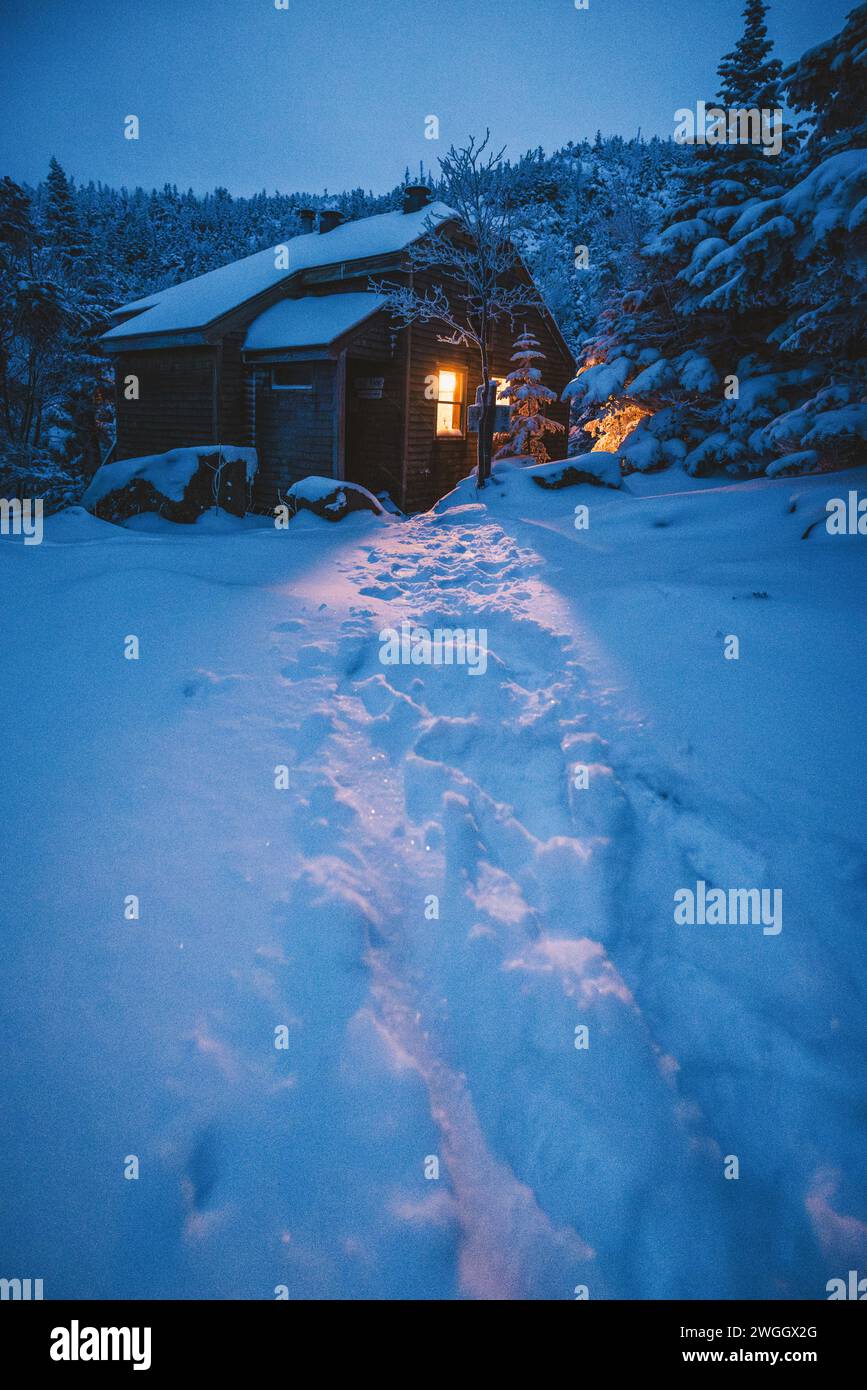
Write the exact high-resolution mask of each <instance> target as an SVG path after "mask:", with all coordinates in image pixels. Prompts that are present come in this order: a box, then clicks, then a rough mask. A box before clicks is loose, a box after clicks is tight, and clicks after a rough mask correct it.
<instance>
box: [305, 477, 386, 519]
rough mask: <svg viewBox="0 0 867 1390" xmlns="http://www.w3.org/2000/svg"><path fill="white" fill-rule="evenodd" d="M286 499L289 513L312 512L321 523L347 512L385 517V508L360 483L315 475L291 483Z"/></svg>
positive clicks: (337, 517)
mask: <svg viewBox="0 0 867 1390" xmlns="http://www.w3.org/2000/svg"><path fill="white" fill-rule="evenodd" d="M286 500H287V503H288V505H289V509H290V512H291V513H293V514H297V513H298V512H300V511H309V512H314V513H315V514H316V516H321V517H322V518H323V519H324V520H325V521H340V520H341V518H342V517H344V516H348V515H349V513H350V512H363V511H368V512H373V514H374V515H375V516H384V515H385V508H384V507H383V505H382V503H381V502H380V501H379V499H378V498H376V497H374V495H373V493H372V492H368V490H367V488H366V487H362V486H361V484H360V483H347V482H341V481H338V480H337V479H335V478H323V477H320V476H318V475H317V474H311V475H310V477H309V478H302V479H301V481H300V482H298V483H293V484H292V487H290V489H289V491H288V493H287V494H286Z"/></svg>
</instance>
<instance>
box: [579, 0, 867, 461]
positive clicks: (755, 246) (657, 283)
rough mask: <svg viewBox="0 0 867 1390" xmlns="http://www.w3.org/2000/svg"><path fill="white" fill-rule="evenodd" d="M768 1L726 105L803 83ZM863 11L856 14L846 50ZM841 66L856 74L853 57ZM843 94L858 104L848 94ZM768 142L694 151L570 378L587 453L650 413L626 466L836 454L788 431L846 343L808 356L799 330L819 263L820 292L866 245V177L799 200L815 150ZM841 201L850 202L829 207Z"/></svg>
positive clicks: (752, 21)
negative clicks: (853, 218)
mask: <svg viewBox="0 0 867 1390" xmlns="http://www.w3.org/2000/svg"><path fill="white" fill-rule="evenodd" d="M766 8H767V7H766V5H765V4H764V3H763V0H749V3H748V4H747V6H746V9H745V29H744V35H743V38H742V39H741V41H740V42H739V44H738V45H737V46H736V48H735V49H734V50H733V51H732V53H731V54H728V55H727V56H726V57H725V58H724V59H723V61H722V63H721V65H720V84H721V86H720V102H721V104H722V105H723V106H728V104H729V103H733V102H736V103H737V109H738V110H748V109H750V108H756V109H762V108H764V109H772V110H773V109H777V108H779V107H780V106H781V105H782V101H781V94H782V89H783V86H784V84H790V83H791V82H792V81H793V71H790V72H789V73H787V74H786V76H785V79H784V78H783V77H782V75H781V74H780V71H779V66H778V65H777V64H776V63H775V62H774V60H773V59H772V58H771V57H770V56H769V55H770V47H769V42H768V39H767V35H766V32H765V26H764V16H765V12H766ZM863 10H864V6H861V7H859V10H858V11H855V13H854V15H853V16H852V17H851V18H850V22H849V26H847V27H848V28H849V29H850V31H852V37H850V38H849V39H847V40H846V42H845V43H844V44H842V47H843V48H846V49H847V51H848V50H849V47H850V46H851V44H852V42H853V39H854V33H855V28H856V26H855V25H854V24H853V21H854V20H855V19H856V17H857V16H858V14H859V13H860V12H863ZM844 32H845V31H844ZM840 38H841V40H842V38H843V36H842V35H841V36H840ZM809 57H810V55H808V59H809ZM841 64H842V72H843V74H844V75H845V73H846V71H847V70H848V69H847V67H846V62H845V61H844V60H843V59H842V57H841ZM797 68H798V65H796V69H797ZM805 84H806V85H805ZM816 95H817V94H816V92H815V89H814V88H811V87H810V85H809V78H808V77H807V76H805V75H804V74H803V73H801V75H800V77H799V78H798V80H797V81H796V82H795V85H794V86H792V87H791V95H790V102H791V104H793V105H795V106H798V105H800V104H804V105H806V104H807V103H808V102H809V101H810V100H811V99H813V98H814V97H816ZM840 99H841V101H842V102H843V103H844V104H845V103H846V101H847V100H848V98H847V96H846V94H845V93H842V94H841V98H840ZM837 124H839V123H837ZM834 138H835V140H836V142H837V146H838V147H839V145H840V144H841V142H842V143H845V142H846V141H847V138H848V137H847V136H846V135H845V134H843V132H841V130H839V129H837V130H836V131H835V135H834ZM768 151H769V152H766V150H765V147H764V146H763V145H762V144H761V143H760V142H759V143H746V144H730V143H725V144H722V143H713V144H710V143H708V144H706V145H704V146H700V147H699V148H698V149H697V150H696V151H695V159H694V161H693V164H692V168H691V170H690V171H689V172H688V174H687V175H686V176H685V177H684V178H683V179H682V181H681V183H680V186H679V188H678V189H677V191H676V201H675V205H674V206H673V208H672V211H671V215H670V217H669V219H668V220H667V224H666V225H665V226H664V227H663V229H662V231H661V232H660V233H658V234H657V235H656V236H654V237H652V238H651V239H650V240H649V241H648V242H647V244H646V245H645V247H644V251H643V257H642V261H643V268H642V272H641V274H640V275H639V276H638V277H637V279H636V284H635V285H634V287H633V288H632V290H631V291H629V292H628V293H627V294H626V295H625V296H623V297H622V298H621V299H620V300H619V301H617V302H615V303H613V304H612V305H611V306H610V308H609V310H608V311H607V314H606V315H604V316H603V318H602V322H601V323H600V329H599V331H598V332H597V334H596V335H595V337H594V339H592V340H591V341H590V342H589V343H588V344H587V346H586V350H585V354H584V368H585V369H584V370H582V371H581V372H580V373H579V376H578V377H577V378H576V380H575V381H574V382H573V383H572V385H571V387H570V388H569V390H570V394H571V395H572V397H573V399H574V400H575V402H576V405H577V411H578V419H577V423H578V425H579V427H581V429H582V430H583V434H582V435H581V436H580V439H579V448H580V446H581V445H582V444H583V445H584V447H586V446H587V444H589V442H590V437H591V436H592V435H593V434H594V433H595V434H596V437H597V442H596V447H597V448H598V447H599V445H600V440H602V441H603V447H607V445H608V440H607V438H606V436H610V435H611V434H612V432H613V431H612V428H611V427H610V426H611V422H612V421H613V422H614V424H615V425H616V424H617V423H618V421H619V420H621V419H622V418H624V417H626V418H627V420H628V418H629V413H630V412H633V413H634V412H636V410H637V411H638V413H639V414H640V413H641V411H645V412H648V413H646V414H645V415H644V417H643V418H642V419H640V421H639V422H638V423H637V425H636V427H635V428H634V430H633V431H632V432H631V433H630V434H629V435H628V437H627V438H626V439H625V440H624V441H623V442H622V444H621V443H620V442H619V441H618V442H617V443H616V444H615V445H614V446H613V449H612V451H613V452H617V453H618V455H619V456H620V458H621V461H622V462H623V463H624V464H625V465H627V466H631V467H639V468H653V467H659V466H664V465H665V464H667V463H671V462H675V461H682V462H683V464H684V466H685V467H686V468H687V470H688V471H690V472H693V473H704V472H712V471H715V470H720V469H729V470H732V471H736V472H737V471H742V472H750V471H757V470H759V469H763V468H771V469H772V471H773V470H776V469H777V468H788V467H789V466H790V464H789V462H788V461H786V460H787V457H788V455H790V454H791V453H792V452H793V451H794V452H795V453H805V452H806V454H807V457H805V458H803V459H797V460H795V462H794V463H792V464H791V466H792V468H794V467H796V466H798V465H799V464H803V465H805V466H822V465H823V464H824V463H826V462H830V461H833V460H831V459H828V458H827V457H826V455H823V454H821V453H818V454H815V455H814V456H811V455H810V454H809V450H806V451H805V450H801V449H800V448H799V447H798V446H799V444H800V443H801V442H803V436H801V438H800V439H799V438H798V431H797V427H795V428H794V429H793V428H792V421H791V419H790V418H789V424H788V426H787V428H786V430H785V431H783V432H781V430H780V428H779V427H777V426H776V425H775V422H776V421H778V420H779V419H780V418H781V417H783V416H786V417H791V414H792V411H793V408H795V407H797V406H798V403H799V401H801V400H802V399H803V398H804V396H805V394H809V391H810V389H811V388H810V383H811V382H812V383H813V384H814V385H819V384H820V383H821V382H822V380H823V379H825V378H828V377H832V378H833V377H834V376H835V373H837V372H838V362H837V355H838V349H836V348H835V349H832V350H831V351H829V344H827V343H826V344H819V343H817V344H816V345H815V347H814V349H813V351H812V353H810V352H808V351H807V350H806V340H805V339H803V338H802V339H801V340H800V342H799V341H798V339H797V338H794V337H793V336H792V333H791V331H787V329H786V328H785V325H786V324H788V323H789V322H790V321H792V320H794V321H795V322H797V321H798V320H799V319H800V310H799V305H800V304H802V302H803V299H804V294H805V285H806V284H807V283H808V282H809V280H810V278H811V274H812V272H813V271H814V272H815V277H816V285H815V291H816V293H817V294H819V293H820V285H821V284H822V283H824V284H825V285H826V286H829V285H832V284H834V283H835V282H837V281H838V279H839V277H840V276H841V275H842V276H843V279H844V280H848V276H849V272H848V271H847V270H846V266H847V264H849V262H850V261H851V257H852V252H853V251H854V250H855V249H856V245H855V242H854V241H851V240H850V241H849V242H848V243H847V237H852V235H853V228H851V227H849V226H846V225H845V224H846V222H847V219H848V218H849V217H850V215H851V213H852V211H853V209H854V207H855V205H856V203H857V201H858V199H859V198H862V197H863V196H864V190H863V185H862V183H861V181H860V176H858V175H857V173H856V171H855V169H854V168H850V167H849V166H848V165H847V170H846V176H845V178H844V180H843V182H842V184H840V183H838V184H836V185H835V187H834V189H832V187H831V183H830V179H828V180H824V181H823V180H822V178H817V179H815V180H814V182H813V184H812V186H811V188H810V189H808V190H802V191H801V193H800V194H796V193H795V185H796V184H797V182H798V178H799V175H800V174H802V172H803V163H802V161H803V155H802V154H799V152H798V149H797V142H796V141H795V140H794V138H793V136H792V134H791V133H789V132H785V133H784V136H783V140H782V149H781V152H780V155H779V157H777V156H776V155H775V154H774V153H773V147H772V146H771V145H770V143H769V144H768ZM854 163H860V157H859V159H858V160H855V161H854ZM833 172H835V173H836V174H838V175H842V174H843V173H844V171H843V169H842V167H838V168H837V169H836V171H833ZM859 189H860V192H859ZM835 200H836V202H837V203H838V204H839V207H838V209H837V212H835V213H834V215H832V216H828V214H829V213H830V212H831V206H830V204H831V202H834V201H835ZM820 208H824V215H823V216H820V215H819V214H820ZM805 261H806V265H805ZM805 272H806V273H805ZM832 297H834V298H836V295H834V296H832ZM633 419H634V414H633ZM781 457H782V459H783V462H780V459H781Z"/></svg>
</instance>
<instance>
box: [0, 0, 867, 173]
mask: <svg viewBox="0 0 867 1390" xmlns="http://www.w3.org/2000/svg"><path fill="white" fill-rule="evenodd" d="M853 3H854V0H823V3H822V4H816V3H815V0H774V3H773V4H772V6H771V13H770V17H769V18H770V28H771V33H772V36H773V37H774V39H775V41H776V45H777V49H776V51H777V53H778V55H779V56H780V57H781V58H782V59H783V60H784V61H790V60H792V59H793V58H795V57H797V56H798V55H799V54H800V53H801V52H802V51H803V50H804V49H805V48H808V47H810V46H812V45H813V44H815V43H818V42H820V41H821V40H822V39H824V38H826V37H829V36H830V35H831V34H833V33H834V32H836V30H837V29H839V27H840V25H841V23H842V21H843V19H844V16H845V15H846V13H847V12H848V11H849V10H850V9H851V8H852V4H853ZM742 8H743V4H742V0H692V3H691V4H689V5H683V4H679V3H676V0H590V8H589V10H586V11H579V10H576V9H575V6H574V0H523V3H521V4H515V5H506V4H504V3H503V0H290V4H289V9H288V11H287V10H278V9H276V8H275V5H274V0H76V3H70V0H41V2H40V3H39V4H30V5H24V4H22V3H21V0H0V51H2V52H3V54H4V60H3V69H4V72H3V81H2V84H0V174H7V173H8V174H10V175H11V176H12V177H13V178H15V179H17V180H23V181H25V182H35V181H37V180H38V179H39V178H40V177H42V176H43V175H44V174H45V171H46V168H47V164H48V160H49V157H50V156H51V155H52V154H54V155H56V156H57V158H58V159H59V160H60V162H61V164H62V165H63V166H64V167H65V168H66V170H67V172H69V173H70V174H73V175H74V176H75V178H76V179H78V180H81V181H85V182H86V181H88V180H89V179H95V180H103V181H104V182H107V183H109V184H113V185H117V186H119V185H122V184H123V185H127V186H134V185H136V184H142V185H144V186H145V187H151V186H153V185H156V186H160V187H161V186H162V185H163V184H164V183H167V182H168V183H176V184H178V185H179V186H180V187H181V188H187V187H192V188H194V189H195V190H196V191H198V192H201V191H205V190H207V189H209V188H213V187H215V186H218V185H222V186H225V187H227V188H228V189H229V190H230V191H231V192H232V193H236V194H249V193H253V192H255V191H257V190H259V189H262V188H267V189H268V190H269V191H273V190H275V189H276V190H282V191H286V192H292V191H306V192H313V193H319V192H322V191H323V189H325V188H327V189H328V190H329V191H338V190H341V189H344V188H349V187H356V186H359V185H361V186H363V187H365V188H372V189H373V190H374V191H377V192H380V191H385V190H386V189H388V188H390V187H391V186H393V185H394V184H395V183H397V182H399V181H400V179H401V178H402V176H403V172H404V169H405V167H406V166H407V165H410V166H412V167H413V168H417V167H418V161H419V160H420V159H424V161H425V165H426V166H427V165H428V164H430V165H433V166H434V168H435V167H436V158H437V156H438V155H441V154H442V153H444V152H445V150H446V149H447V148H448V145H449V144H450V143H451V142H452V141H453V140H454V141H457V142H459V143H460V142H462V141H463V139H464V137H465V136H466V135H467V134H468V133H470V132H479V131H482V130H483V129H484V128H485V126H490V127H491V132H492V138H493V139H494V140H495V142H496V144H497V145H498V146H499V145H506V146H507V152H508V154H509V156H511V157H514V156H517V155H520V154H521V153H523V152H524V151H525V150H526V149H528V148H531V147H535V146H537V145H542V146H543V147H544V148H545V149H546V150H551V149H553V148H556V147H557V146H559V145H562V144H564V143H565V142H566V141H568V140H570V139H573V140H576V139H581V138H582V137H583V136H589V137H591V138H592V136H593V134H594V133H595V131H596V129H597V128H600V129H601V130H602V131H603V132H605V133H619V134H621V135H624V136H628V135H633V134H635V132H636V131H637V130H638V128H639V127H640V128H641V130H642V131H643V132H644V133H645V134H646V135H651V134H654V133H656V134H660V135H668V134H671V133H672V131H673V128H674V122H673V114H674V111H675V109H676V108H677V107H680V106H692V105H694V104H695V102H696V101H697V100H698V99H699V98H712V97H713V95H714V94H715V91H716V77H715V70H716V66H717V63H718V61H719V58H720V56H721V55H722V53H723V52H725V51H726V50H727V49H729V48H731V47H732V45H733V44H734V42H735V41H736V39H737V37H738V34H739V32H740V27H741V19H740V16H741V11H742ZM128 115H136V116H138V117H139V120H140V123H141V135H140V139H139V140H138V141H132V140H126V139H124V136H123V121H124V118H125V117H126V116H128ZM428 115H436V116H437V117H438V118H439V121H440V140H439V141H433V140H426V139H425V138H424V121H425V117H426V116H428Z"/></svg>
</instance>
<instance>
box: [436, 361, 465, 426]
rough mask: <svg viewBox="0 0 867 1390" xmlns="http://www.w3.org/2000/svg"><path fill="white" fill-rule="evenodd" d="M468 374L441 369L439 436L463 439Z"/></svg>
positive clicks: (438, 392) (438, 412) (438, 401)
mask: <svg viewBox="0 0 867 1390" xmlns="http://www.w3.org/2000/svg"><path fill="white" fill-rule="evenodd" d="M466 385H467V374H466V372H461V371H457V370H455V371H441V372H440V373H439V382H438V391H437V438H438V439H462V438H463V435H464V400H465V397H466Z"/></svg>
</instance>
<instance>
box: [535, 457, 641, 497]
mask: <svg viewBox="0 0 867 1390" xmlns="http://www.w3.org/2000/svg"><path fill="white" fill-rule="evenodd" d="M527 473H528V475H529V476H530V477H531V478H532V479H533V482H534V483H537V484H538V486H539V487H544V488H560V487H575V486H576V485H577V484H578V483H590V484H591V485H592V486H594V487H620V484H621V482H622V481H623V479H622V475H621V472H620V463H619V462H618V456H617V454H609V453H607V452H605V451H604V450H602V449H597V450H595V451H594V452H593V453H590V454H579V455H577V456H574V457H573V458H568V459H558V460H556V461H555V462H554V463H540V464H537V465H536V466H535V468H528V469H527Z"/></svg>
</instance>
